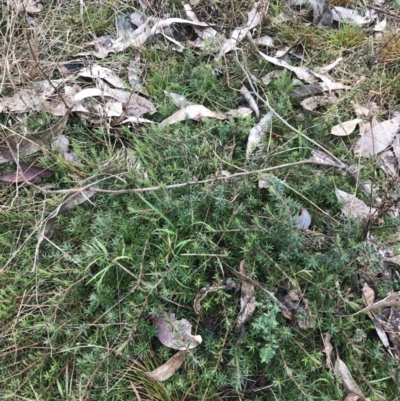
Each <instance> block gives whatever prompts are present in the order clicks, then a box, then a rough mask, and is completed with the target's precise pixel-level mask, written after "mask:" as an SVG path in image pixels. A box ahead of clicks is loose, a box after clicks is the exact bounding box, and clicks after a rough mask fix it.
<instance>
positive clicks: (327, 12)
mask: <svg viewBox="0 0 400 401" xmlns="http://www.w3.org/2000/svg"><path fill="white" fill-rule="evenodd" d="M310 3H311V4H312V5H313V23H314V24H315V25H320V26H331V25H332V22H333V15H332V10H331V7H330V5H329V1H328V0H310Z"/></svg>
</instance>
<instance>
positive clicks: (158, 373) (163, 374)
mask: <svg viewBox="0 0 400 401" xmlns="http://www.w3.org/2000/svg"><path fill="white" fill-rule="evenodd" d="M186 353H187V351H179V352H177V353H176V354H175V355H174V356H172V357H171V358H169V359H168V361H167V362H165V363H164V364H163V365H161V366H159V367H158V368H157V369H155V370H153V371H151V372H144V375H146V376H147V377H148V378H150V379H153V380H155V381H157V382H163V381H165V380H168V379H169V378H170V377H171V376H172V375H173V374H174V373H175V372H176V371H177V370H178V369H179V368H180V367H181V366H182V363H183V361H184V360H185V356H186Z"/></svg>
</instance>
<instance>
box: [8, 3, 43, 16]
mask: <svg viewBox="0 0 400 401" xmlns="http://www.w3.org/2000/svg"><path fill="white" fill-rule="evenodd" d="M10 5H11V7H13V8H14V9H15V11H17V12H24V11H26V12H27V13H40V12H41V11H42V10H43V5H42V4H41V3H40V1H37V0H11V1H10Z"/></svg>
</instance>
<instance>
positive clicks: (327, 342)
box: [322, 333, 333, 370]
mask: <svg viewBox="0 0 400 401" xmlns="http://www.w3.org/2000/svg"><path fill="white" fill-rule="evenodd" d="M331 339H332V335H331V334H329V333H325V334H324V335H323V336H322V342H323V343H324V349H323V350H322V352H323V353H324V354H325V355H326V367H327V368H328V369H331V370H332V369H333V364H332V359H331V355H332V351H333V347H332V344H331Z"/></svg>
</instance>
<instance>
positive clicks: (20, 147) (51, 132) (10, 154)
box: [0, 113, 69, 163]
mask: <svg viewBox="0 0 400 401" xmlns="http://www.w3.org/2000/svg"><path fill="white" fill-rule="evenodd" d="M68 114H69V113H66V114H65V115H64V117H62V118H61V119H60V120H59V121H58V122H57V123H56V124H55V125H53V127H51V128H48V129H46V130H44V131H40V132H37V133H34V134H25V135H24V134H12V135H10V136H8V137H7V142H8V145H7V144H4V143H2V144H0V163H6V162H8V161H11V160H14V155H18V157H23V156H28V155H31V154H33V153H36V152H38V151H39V150H41V149H43V148H45V147H47V146H49V145H50V143H51V142H52V141H54V140H56V139H57V138H58V137H59V136H60V135H61V133H62V131H63V129H64V127H65V124H66V123H67V120H68ZM9 147H10V148H11V151H10V148H9Z"/></svg>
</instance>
